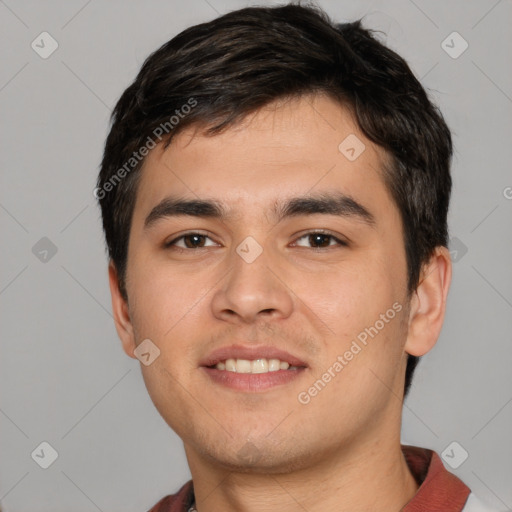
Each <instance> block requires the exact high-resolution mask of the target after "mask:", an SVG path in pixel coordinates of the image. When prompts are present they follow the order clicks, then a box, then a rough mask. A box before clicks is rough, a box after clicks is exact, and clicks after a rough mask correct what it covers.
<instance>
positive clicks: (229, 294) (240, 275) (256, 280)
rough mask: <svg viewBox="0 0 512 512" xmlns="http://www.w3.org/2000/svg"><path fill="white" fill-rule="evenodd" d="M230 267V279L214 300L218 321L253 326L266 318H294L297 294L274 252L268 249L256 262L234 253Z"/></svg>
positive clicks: (212, 305) (224, 280) (227, 279)
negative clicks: (286, 279)
mask: <svg viewBox="0 0 512 512" xmlns="http://www.w3.org/2000/svg"><path fill="white" fill-rule="evenodd" d="M230 265H231V269H230V271H229V272H228V274H227V277H226V278H225V279H223V280H222V281H221V285H220V287H219V289H218V290H217V291H216V292H215V293H214V295H213V297H212V302H211V307H212V310H213V314H214V316H215V317H216V318H218V319H220V320H224V321H229V322H232V323H233V322H235V323H236V322H238V323H252V322H255V321H257V320H259V319H260V318H262V317H266V318H267V319H270V318H273V319H274V318H275V319H282V318H287V317H289V316H290V315H291V313H292V310H293V293H292V291H291V290H290V289H289V288H288V286H287V285H286V282H285V279H284V278H283V277H284V276H283V272H282V270H281V271H280V269H279V268H278V266H277V262H276V258H275V257H272V254H271V251H270V250H268V249H264V250H263V252H262V253H261V254H260V255H259V256H258V257H257V258H256V259H255V260H254V261H252V262H248V261H246V260H244V259H243V258H242V257H241V256H240V255H239V254H238V253H237V252H236V251H235V250H233V253H232V255H231V261H230Z"/></svg>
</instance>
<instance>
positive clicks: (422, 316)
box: [404, 246, 452, 356]
mask: <svg viewBox="0 0 512 512" xmlns="http://www.w3.org/2000/svg"><path fill="white" fill-rule="evenodd" d="M451 280H452V262H451V259H450V252H449V250H448V249H447V248H446V247H441V246H440V247H436V249H435V251H434V254H433V255H432V257H431V258H430V260H429V262H428V263H427V264H426V265H424V266H423V268H422V272H421V276H420V283H419V285H418V287H417V288H416V291H415V292H414V294H413V296H412V298H411V305H410V311H409V331H408V335H407V341H406V343H405V347H404V350H405V351H406V352H407V353H408V354H410V355H411V356H422V355H424V354H426V353H427V352H428V351H429V350H431V349H432V348H433V346H434V345H435V344H436V342H437V339H438V338H439V334H440V333H441V328H442V326H443V320H444V314H445V310H446V298H447V296H448V290H449V288H450V283H451Z"/></svg>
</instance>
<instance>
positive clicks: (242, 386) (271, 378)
mask: <svg viewBox="0 0 512 512" xmlns="http://www.w3.org/2000/svg"><path fill="white" fill-rule="evenodd" d="M202 369H203V370H204V371H205V372H206V374H207V375H208V377H209V378H210V379H211V380H213V381H214V382H215V383H217V384H221V385H223V386H226V387H228V388H231V389H236V390H238V391H245V392H250V393H251V392H252V393H257V392H259V391H267V390H268V389H272V388H275V387H277V386H282V385H284V384H288V383H290V382H292V381H293V380H295V379H297V378H299V377H300V376H301V375H302V374H303V372H304V370H305V369H306V368H299V369H297V370H278V371H277V372H267V373H237V372H229V371H226V370H217V369H216V368H209V367H205V366H203V367H202Z"/></svg>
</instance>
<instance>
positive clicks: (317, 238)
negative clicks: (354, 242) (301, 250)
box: [295, 232, 347, 249]
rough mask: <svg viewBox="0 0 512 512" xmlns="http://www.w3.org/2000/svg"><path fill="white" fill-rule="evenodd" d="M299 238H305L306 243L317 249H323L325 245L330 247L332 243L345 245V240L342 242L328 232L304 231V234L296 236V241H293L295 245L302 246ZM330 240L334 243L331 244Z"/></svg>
mask: <svg viewBox="0 0 512 512" xmlns="http://www.w3.org/2000/svg"><path fill="white" fill-rule="evenodd" d="M300 240H305V241H306V244H308V243H309V244H311V245H312V246H314V248H317V249H323V248H325V247H332V245H343V246H346V245H347V244H346V243H345V242H343V241H342V240H340V239H339V238H336V237H335V236H334V235H331V234H329V233H322V232H312V233H306V234H305V235H303V236H301V237H300V238H298V239H297V242H295V245H299V246H301V247H304V245H302V244H300V243H298V242H299V241H300ZM331 242H334V244H332V243H331ZM315 246H316V247H315Z"/></svg>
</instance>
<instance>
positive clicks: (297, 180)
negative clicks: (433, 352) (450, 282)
mask: <svg viewBox="0 0 512 512" xmlns="http://www.w3.org/2000/svg"><path fill="white" fill-rule="evenodd" d="M349 136H350V138H349V139H348V141H347V142H345V143H343V141H344V140H345V139H346V138H347V137H349ZM354 136H355V137H357V139H355V138H354ZM342 143H343V144H342ZM340 144H341V146H340ZM362 144H364V150H363V151H362V152H361V150H362V149H363V146H362ZM351 148H352V149H353V151H352V149H351ZM359 153H360V154H359ZM358 154H359V156H358ZM354 157H357V158H355V159H354ZM384 163H385V155H384V154H383V152H382V151H381V149H380V148H378V147H376V146H375V145H373V144H372V143H371V142H370V141H369V140H368V139H367V138H366V137H365V136H364V135H363V134H362V133H361V132H360V130H359V129H358V127H357V125H356V123H355V122H354V121H353V119H352V117H351V116H350V114H349V112H348V111H347V110H345V109H344V108H343V107H341V106H340V105H339V104H337V103H335V102H334V101H333V100H331V99H329V98H327V97H323V96H309V97H302V98H301V99H295V100H292V101H288V102H279V103H275V104H273V105H271V106H269V107H268V108H265V109H262V110H260V111H258V112H257V113H256V114H255V115H251V116H249V117H248V118H246V119H245V120H244V121H243V122H242V123H241V124H239V125H237V126H236V127H233V128H230V129H228V130H227V131H225V132H224V133H222V134H220V135H216V136H213V137H207V136H204V135H202V132H201V131H199V130H195V129H194V128H190V129H187V130H184V131H183V132H180V134H179V135H178V136H176V137H175V138H174V139H173V142H172V143H171V145H170V146H169V147H168V148H167V149H165V150H164V149H163V147H162V146H161V145H160V146H157V147H156V148H155V149H154V150H153V151H152V152H151V153H150V154H149V155H148V157H147V159H146V162H145V165H144V169H143V171H142V175H141V181H140V185H139V189H138V193H137V199H136V204H135V208H134V214H133V221H132V228H131V234H130V240H129V251H128V263H127V272H126V290H127V294H128V306H127V311H128V314H129V326H128V328H126V329H125V330H124V331H123V332H122V333H120V334H121V338H122V340H123V346H124V349H125V350H126V352H127V353H128V354H129V355H131V356H132V357H133V355H134V354H133V350H134V348H135V347H136V346H137V345H139V344H140V343H141V342H142V341H143V340H146V339H150V340H151V342H152V343H153V344H154V345H156V347H158V349H159V350H160V355H159V356H158V357H157V358H156V359H155V360H154V361H153V362H152V363H151V364H150V365H148V366H146V365H141V368H142V372H143V376H144V380H145V383H146V386H147V389H148V391H149V394H150V396H151V398H152V400H153V402H154V404H155V406H156V407H157V409H158V411H159V412H160V414H161V415H162V417H163V418H164V419H165V421H166V422H167V423H168V424H169V425H170V426H171V427H172V428H173V429H174V430H175V431H176V432H177V434H178V435H179V436H180V437H181V438H182V439H183V441H184V443H185V448H186V450H187V455H189V457H191V458H194V457H196V458H200V459H203V460H208V461H213V463H215V464H219V465H221V466H222V467H226V468H238V469H243V468H245V469H247V468H251V469H252V470H253V471H260V470H261V471H266V472H271V471H276V472H277V471H282V470H289V469H290V468H292V467H295V468H299V467H303V466H305V465H308V464H312V463H314V461H316V460H322V458H325V457H326V455H327V454H329V455H330V454H334V453H339V452H341V451H343V450H348V447H353V446H355V445H357V443H374V444H376V443H378V442H379V440H381V439H382V437H383V436H388V437H389V436H390V435H391V434H392V432H395V433H396V431H397V430H399V421H400V420H399V417H400V411H401V405H402V404H401V400H400V399H398V398H397V397H401V395H402V390H403V374H404V369H405V362H406V360H405V356H404V344H405V342H406V338H407V325H408V318H407V305H408V303H407V293H406V284H407V272H406V270H407V268H406V259H405V250H404V241H403V231H402V226H401V222H400V216H399V212H398V209H397V207H396V205H395V204H394V202H393V200H392V199H391V197H390V195H389V193H388V191H387V189H386V186H385V185H384V181H383V177H382V167H383V165H384ZM176 201H185V202H187V201H194V202H195V203H186V204H182V205H181V206H177V203H176ZM198 201H200V202H201V203H199V202H198ZM204 201H208V202H209V203H208V204H205V203H203V202H204ZM220 214H222V215H220ZM146 343H147V342H146ZM288 366H289V367H288Z"/></svg>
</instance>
